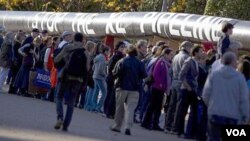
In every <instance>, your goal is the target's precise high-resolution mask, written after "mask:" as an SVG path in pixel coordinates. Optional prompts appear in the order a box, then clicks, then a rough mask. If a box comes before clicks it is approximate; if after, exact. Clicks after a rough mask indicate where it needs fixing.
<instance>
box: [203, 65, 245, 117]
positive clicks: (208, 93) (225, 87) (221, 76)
mask: <svg viewBox="0 0 250 141" xmlns="http://www.w3.org/2000/svg"><path fill="white" fill-rule="evenodd" d="M203 100H204V102H205V104H206V105H207V106H208V115H209V116H211V115H217V116H223V117H227V118H232V119H236V120H238V121H239V122H247V121H248V120H249V90H248V87H247V83H246V80H245V78H244V76H243V75H242V74H241V73H239V72H237V71H236V70H235V69H234V68H232V67H230V66H223V67H221V68H220V69H218V70H216V71H214V72H212V73H211V74H210V76H209V77H208V79H207V81H206V84H205V87H204V90H203Z"/></svg>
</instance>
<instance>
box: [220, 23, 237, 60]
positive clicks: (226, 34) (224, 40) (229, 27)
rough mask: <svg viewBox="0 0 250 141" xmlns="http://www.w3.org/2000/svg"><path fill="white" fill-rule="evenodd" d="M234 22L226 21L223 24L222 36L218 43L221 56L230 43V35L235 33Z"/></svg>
mask: <svg viewBox="0 0 250 141" xmlns="http://www.w3.org/2000/svg"><path fill="white" fill-rule="evenodd" d="M233 28H234V26H233V24H231V23H228V22H225V23H223V25H222V30H221V31H222V36H221V37H220V39H219V41H218V44H217V52H218V55H219V57H221V56H222V55H223V54H224V53H225V52H226V50H227V49H228V48H229V45H230V35H232V34H233Z"/></svg>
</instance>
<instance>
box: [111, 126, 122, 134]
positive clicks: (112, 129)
mask: <svg viewBox="0 0 250 141" xmlns="http://www.w3.org/2000/svg"><path fill="white" fill-rule="evenodd" d="M110 130H111V131H114V132H118V133H120V132H121V130H118V129H115V128H113V127H110Z"/></svg>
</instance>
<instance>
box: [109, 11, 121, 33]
mask: <svg viewBox="0 0 250 141" xmlns="http://www.w3.org/2000/svg"><path fill="white" fill-rule="evenodd" d="M118 14H119V13H111V15H110V16H109V19H108V20H107V25H106V34H110V31H111V33H113V34H115V33H116V32H115V29H114V27H113V21H115V20H114V19H115V17H116V16H117V15H118Z"/></svg>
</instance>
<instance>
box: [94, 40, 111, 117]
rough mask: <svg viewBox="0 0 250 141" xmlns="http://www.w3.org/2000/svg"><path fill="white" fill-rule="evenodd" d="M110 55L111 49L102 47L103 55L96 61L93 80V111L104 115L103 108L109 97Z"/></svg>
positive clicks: (96, 58) (97, 57) (98, 56)
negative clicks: (108, 71)
mask: <svg viewBox="0 0 250 141" xmlns="http://www.w3.org/2000/svg"><path fill="white" fill-rule="evenodd" d="M109 54H110V49H109V48H108V47H107V46H105V45H102V47H101V53H100V54H99V55H97V56H96V57H95V59H94V66H93V70H94V74H93V79H94V83H95V89H94V94H93V99H92V111H95V112H100V113H103V110H102V107H103V104H104V101H105V98H106V96H107V82H106V77H107V61H108V60H107V56H109ZM99 91H101V98H100V99H99V100H98V94H99Z"/></svg>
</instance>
